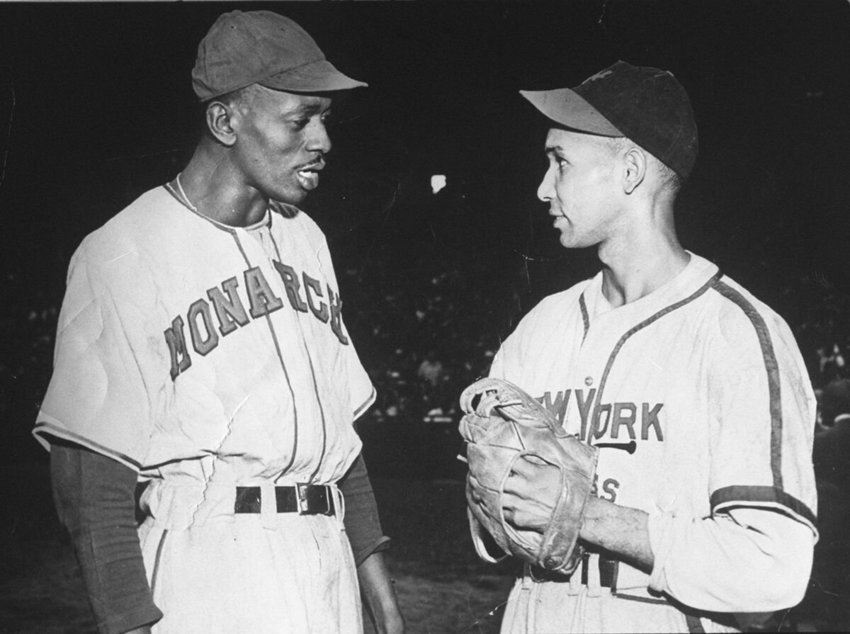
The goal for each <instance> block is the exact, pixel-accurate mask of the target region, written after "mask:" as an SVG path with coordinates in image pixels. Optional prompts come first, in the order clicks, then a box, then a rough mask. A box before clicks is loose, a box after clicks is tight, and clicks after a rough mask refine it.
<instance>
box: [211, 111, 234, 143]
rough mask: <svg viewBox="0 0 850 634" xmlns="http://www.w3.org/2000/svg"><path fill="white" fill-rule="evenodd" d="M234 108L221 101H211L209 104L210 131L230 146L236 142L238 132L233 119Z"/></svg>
mask: <svg viewBox="0 0 850 634" xmlns="http://www.w3.org/2000/svg"><path fill="white" fill-rule="evenodd" d="M234 114H235V111H234V109H233V108H232V107H231V106H228V105H227V104H225V103H222V102H220V101H211V102H210V103H209V105H208V106H207V111H206V120H207V128H208V129H209V131H210V133H211V134H212V135H213V136H214V137H215V138H216V140H218V141H219V142H220V143H222V144H223V145H226V146H228V147H230V146H232V145H233V144H234V143H236V133H235V131H234V129H233V122H232V121H231V119H232V117H233V115H234Z"/></svg>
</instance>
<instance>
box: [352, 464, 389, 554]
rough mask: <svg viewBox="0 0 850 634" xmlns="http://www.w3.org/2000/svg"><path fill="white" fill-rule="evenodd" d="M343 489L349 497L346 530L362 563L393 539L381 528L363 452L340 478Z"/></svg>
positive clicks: (384, 547) (353, 549) (354, 551)
mask: <svg viewBox="0 0 850 634" xmlns="http://www.w3.org/2000/svg"><path fill="white" fill-rule="evenodd" d="M339 489H340V491H342V494H343V496H344V498H345V516H344V517H343V524H345V532H346V533H347V534H348V540H349V541H350V542H351V550H352V551H353V553H354V563H355V564H357V565H358V566H359V565H360V564H362V563H363V562H364V561H366V559H368V557H369V556H370V555H371V554H372V553H376V552H380V551H383V550H386V549H387V548H388V547H389V541H390V538H389V537H386V536H385V535H384V534H383V529H382V528H381V520H380V517H379V516H378V505H377V503H376V502H375V494H374V492H373V491H372V483H371V482H370V480H369V473H368V472H367V471H366V462H365V461H364V460H363V454H360V455H358V456H357V459H356V460H355V461H354V464H353V465H352V466H351V468H350V469H349V470H348V473H346V474H345V476H343V478H342V480H340V481H339Z"/></svg>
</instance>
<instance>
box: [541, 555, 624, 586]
mask: <svg viewBox="0 0 850 634" xmlns="http://www.w3.org/2000/svg"><path fill="white" fill-rule="evenodd" d="M619 563H620V562H619V561H617V560H616V559H608V558H607V557H605V556H604V555H599V585H600V586H602V587H603V588H611V591H612V592H614V591H616V589H617V569H618V566H619ZM589 566H590V553H588V552H585V553H584V554H583V555H582V558H581V563H580V564H579V565H578V568H576V569H575V571H574V572H573V575H581V583H582V585H585V586H586V585H587V570H588V567H589ZM573 575H561V574H558V573H556V572H550V571H548V570H545V569H544V568H540V567H538V566H531V576H532V578H533V579H535V580H537V581H562V582H568V581H569V580H570V578H571V577H572V576H573Z"/></svg>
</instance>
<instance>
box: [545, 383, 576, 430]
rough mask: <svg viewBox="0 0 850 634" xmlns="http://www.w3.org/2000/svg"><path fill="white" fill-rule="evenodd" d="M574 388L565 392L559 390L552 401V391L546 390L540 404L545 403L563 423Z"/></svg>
mask: <svg viewBox="0 0 850 634" xmlns="http://www.w3.org/2000/svg"><path fill="white" fill-rule="evenodd" d="M571 392H572V390H564V391H563V392H557V393H556V395H555V400H554V401H552V393H551V392H546V393H545V394H544V395H543V396H542V397H541V398H540V404H541V405H543V407H545V408H546V409H547V410H549V411H550V412H552V413H553V414H554V415H555V417H556V418H557V419H558V420H559V421H561V424H563V423H564V419H565V418H566V417H567V405H568V404H569V402H570V394H571Z"/></svg>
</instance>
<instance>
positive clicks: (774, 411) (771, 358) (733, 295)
mask: <svg viewBox="0 0 850 634" xmlns="http://www.w3.org/2000/svg"><path fill="white" fill-rule="evenodd" d="M714 290H716V291H717V292H718V293H720V294H721V295H723V297H725V298H726V299H728V300H729V301H731V302H732V303H734V304H735V305H737V306H738V307H739V308H740V309H741V310H742V311H743V312H744V314H745V315H746V316H747V318H748V319H749V320H750V323H751V324H752V325H753V328H754V329H755V331H756V336H757V337H758V341H759V346H760V347H761V353H762V357H763V358H764V367H765V371H766V372H767V386H768V395H769V399H770V470H771V473H772V475H773V486H774V487H776V488H777V489H779V490H781V489H782V394H781V391H780V381H779V364H778V363H777V361H776V353H775V352H774V350H773V342H772V341H771V339H770V332H769V331H768V329H767V324H766V323H765V321H764V318H763V317H762V316H761V315H760V314H759V313H758V311H756V308H755V306H753V305H752V304H751V303H750V302H749V300H747V298H745V297H744V296H743V295H742V294H741V293H740V292H738V291H737V290H735V289H734V288H732V287H731V286H729V285H728V284H726V283H724V282H721V281H719V280H718V281H717V282H716V283H715V284H714Z"/></svg>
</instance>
